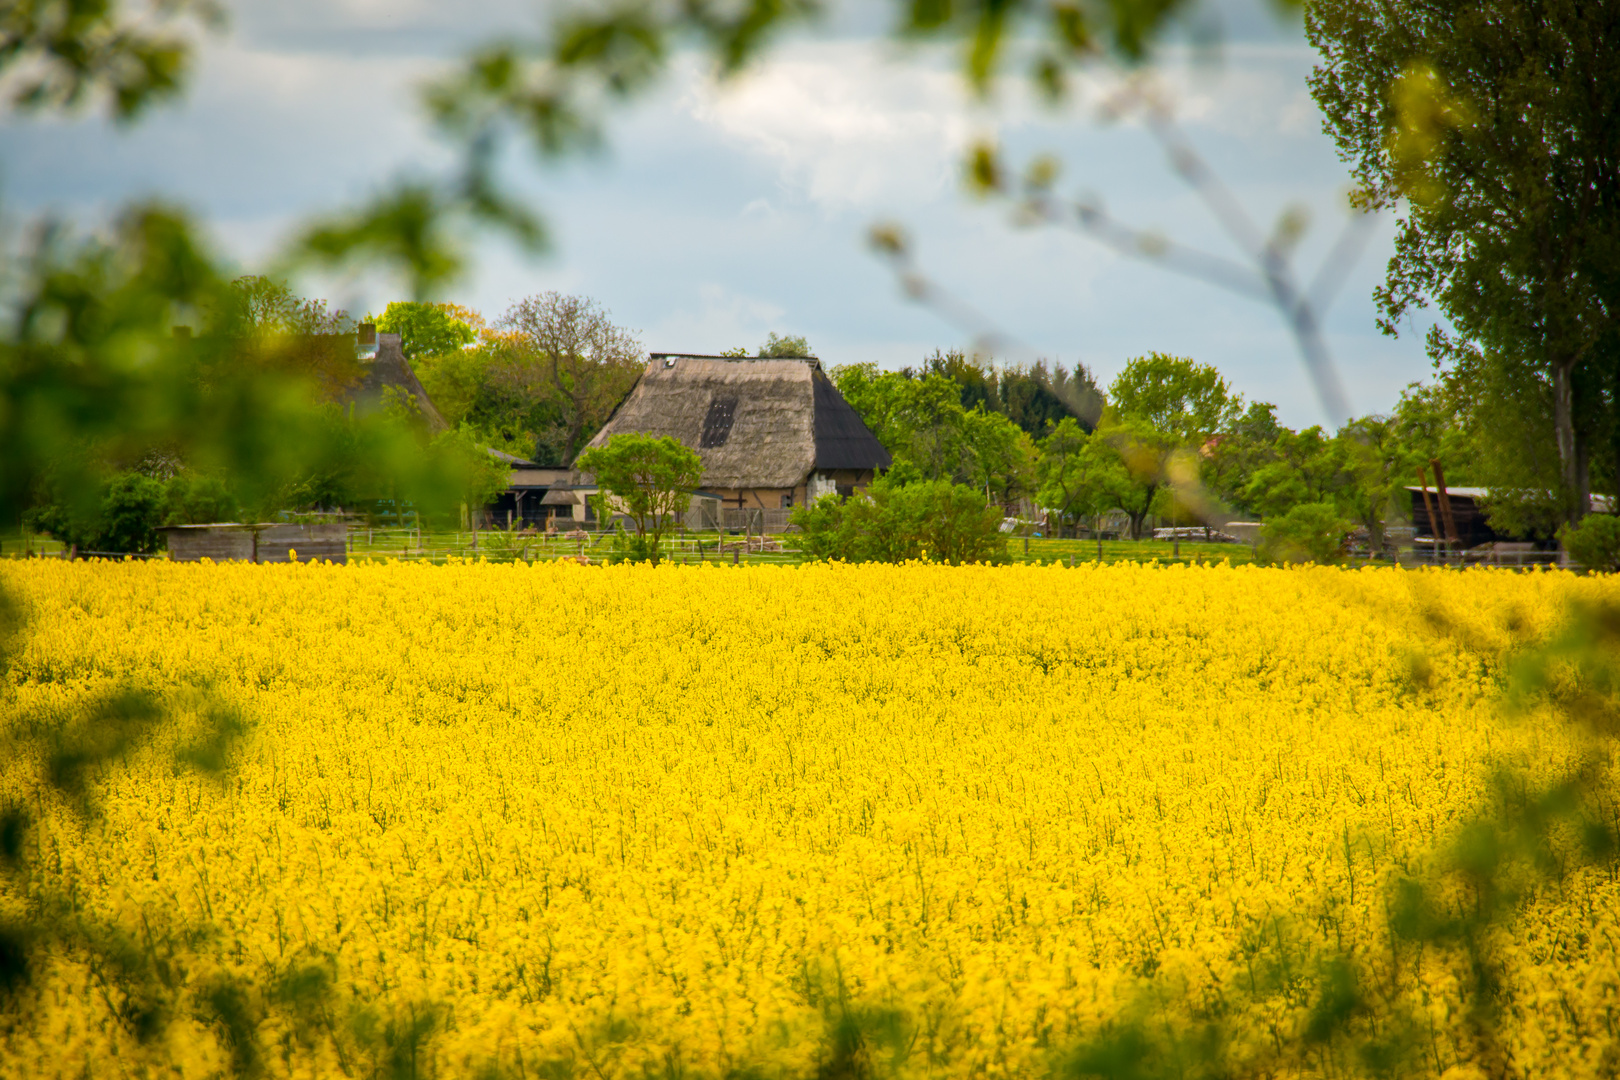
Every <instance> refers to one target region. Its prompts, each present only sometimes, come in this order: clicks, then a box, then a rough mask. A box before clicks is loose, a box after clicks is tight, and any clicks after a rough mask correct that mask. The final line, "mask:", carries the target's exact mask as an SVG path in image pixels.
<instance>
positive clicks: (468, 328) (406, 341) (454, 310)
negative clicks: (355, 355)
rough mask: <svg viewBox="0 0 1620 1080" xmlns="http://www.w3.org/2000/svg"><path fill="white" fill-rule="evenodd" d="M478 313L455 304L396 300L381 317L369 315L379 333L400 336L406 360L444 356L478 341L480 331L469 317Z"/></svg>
mask: <svg viewBox="0 0 1620 1080" xmlns="http://www.w3.org/2000/svg"><path fill="white" fill-rule="evenodd" d="M469 315H471V316H473V318H476V317H477V316H476V314H475V313H472V312H468V311H467V310H466V309H465V308H461V307H458V306H456V305H454V304H426V303H419V302H417V301H414V300H395V301H393V302H391V303H390V304H389V305H388V306H387V307H386V308H384V309H383V313H382V314H381V315H367V316H366V321H367V322H372V323H376V325H377V329H378V331H380V332H382V333H388V334H398V335H399V337H400V349H401V350H402V351H403V352H404V353H405V359H407V360H411V361H415V360H416V359H418V358H419V357H423V356H441V355H443V354H445V353H451V352H455V351H456V350H458V349H460V348H462V347H463V346H466V345H471V344H472V343H473V342H474V341H476V340H478V331H477V329H475V328H474V326H473V323H472V322H471V321H470V320H469V319H468V317H467V316H469Z"/></svg>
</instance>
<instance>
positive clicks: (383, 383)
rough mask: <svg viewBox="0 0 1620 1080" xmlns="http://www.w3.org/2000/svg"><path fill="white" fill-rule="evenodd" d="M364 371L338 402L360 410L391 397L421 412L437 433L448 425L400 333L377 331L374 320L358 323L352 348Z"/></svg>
mask: <svg viewBox="0 0 1620 1080" xmlns="http://www.w3.org/2000/svg"><path fill="white" fill-rule="evenodd" d="M355 355H356V358H357V359H358V360H359V361H360V366H361V368H362V369H363V374H362V375H361V377H360V380H359V382H358V383H356V384H355V385H353V386H351V387H350V388H349V389H347V390H346V391H345V392H344V393H343V394H342V395H341V397H340V398H339V404H342V405H349V404H353V405H355V406H357V407H358V408H360V409H362V410H371V409H379V408H382V407H383V406H384V405H385V404H387V403H388V401H389V400H390V399H393V400H400V401H404V402H406V403H408V404H409V405H410V406H411V407H413V408H415V409H416V411H417V412H418V413H420V414H421V416H422V420H423V422H424V423H425V424H427V429H428V431H429V432H431V433H432V434H435V435H437V434H438V433H439V432H441V431H445V430H447V429H448V428H449V426H450V425H449V424H447V423H445V420H444V417H443V416H441V415H440V414H439V410H438V407H437V406H435V405H434V404H433V399H432V398H430V397H428V392H427V389H426V388H425V387H423V385H422V381H421V380H420V379H418V378H417V377H416V372H415V371H413V370H411V365H410V362H409V361H408V360H406V359H405V351H404V349H403V348H402V347H401V345H400V335H398V334H379V333H378V332H377V327H376V325H375V324H373V323H361V324H360V333H359V343H358V345H357V346H356V348H355Z"/></svg>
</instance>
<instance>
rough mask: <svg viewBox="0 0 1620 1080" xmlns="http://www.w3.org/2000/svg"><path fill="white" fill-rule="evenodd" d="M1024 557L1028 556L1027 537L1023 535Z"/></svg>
mask: <svg viewBox="0 0 1620 1080" xmlns="http://www.w3.org/2000/svg"><path fill="white" fill-rule="evenodd" d="M1024 558H1026V559H1027V558H1029V537H1027V536H1026V537H1024Z"/></svg>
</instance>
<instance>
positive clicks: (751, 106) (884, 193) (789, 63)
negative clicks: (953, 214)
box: [686, 42, 972, 211]
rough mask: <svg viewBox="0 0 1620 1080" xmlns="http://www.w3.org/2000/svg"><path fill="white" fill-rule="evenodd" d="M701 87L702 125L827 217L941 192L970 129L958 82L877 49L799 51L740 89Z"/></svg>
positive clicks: (698, 113)
mask: <svg viewBox="0 0 1620 1080" xmlns="http://www.w3.org/2000/svg"><path fill="white" fill-rule="evenodd" d="M694 83H695V84H694V85H692V86H691V88H690V89H689V91H688V93H687V98H686V100H687V103H688V108H689V109H690V111H691V114H692V115H693V116H694V117H695V118H697V119H698V120H699V121H701V122H703V123H705V124H707V125H710V126H712V127H713V128H715V129H717V130H719V131H720V132H722V133H723V134H724V135H725V136H726V137H727V138H728V139H729V140H731V141H732V142H733V143H735V144H737V145H739V146H741V147H743V148H745V149H746V150H747V151H749V152H751V153H753V154H756V155H759V156H762V157H764V158H766V159H768V160H770V161H771V162H773V163H774V164H775V165H776V167H777V168H778V169H779V174H780V177H781V180H782V182H783V183H784V184H785V185H786V186H787V187H788V188H789V189H791V190H793V191H795V192H796V193H798V194H801V195H803V196H804V197H806V198H808V199H809V200H810V201H812V202H814V203H816V204H818V205H820V206H822V207H824V208H826V209H828V210H835V211H836V210H845V209H851V208H854V209H872V208H875V207H878V206H881V205H885V204H893V203H895V202H901V201H908V200H914V199H916V198H918V197H919V196H925V197H926V196H931V195H935V194H938V193H939V192H940V191H941V190H942V189H943V188H944V187H945V186H946V185H947V184H949V183H951V182H952V180H953V177H954V171H955V165H956V162H957V161H958V160H959V158H960V155H961V151H962V147H963V146H964V145H966V143H967V140H968V138H969V136H970V133H971V131H972V124H971V122H970V120H969V118H968V116H967V113H966V110H965V109H964V108H963V107H962V105H961V102H960V98H961V91H960V86H959V82H958V80H957V78H956V77H955V76H954V75H953V74H951V73H949V72H942V71H935V70H931V69H929V68H928V67H926V66H922V65H918V64H907V63H896V62H894V61H892V60H889V59H885V58H884V57H883V56H882V55H881V54H880V52H879V50H878V48H876V47H875V46H874V45H873V44H872V43H870V42H830V43H827V42H824V43H813V44H803V45H798V46H795V47H792V48H787V49H784V50H783V52H782V54H781V55H780V57H779V58H778V59H776V60H774V61H773V62H772V63H771V64H769V65H768V66H766V67H764V68H763V69H761V70H759V71H755V72H752V73H750V74H748V75H745V76H743V77H741V78H740V79H738V80H736V81H735V82H734V83H729V84H724V85H715V84H714V83H712V82H709V81H707V80H694Z"/></svg>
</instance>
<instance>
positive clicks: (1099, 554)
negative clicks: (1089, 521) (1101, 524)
mask: <svg viewBox="0 0 1620 1080" xmlns="http://www.w3.org/2000/svg"><path fill="white" fill-rule="evenodd" d="M1097 565H1098V566H1101V565H1102V532H1101V531H1100V530H1099V531H1098V533H1097Z"/></svg>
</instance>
